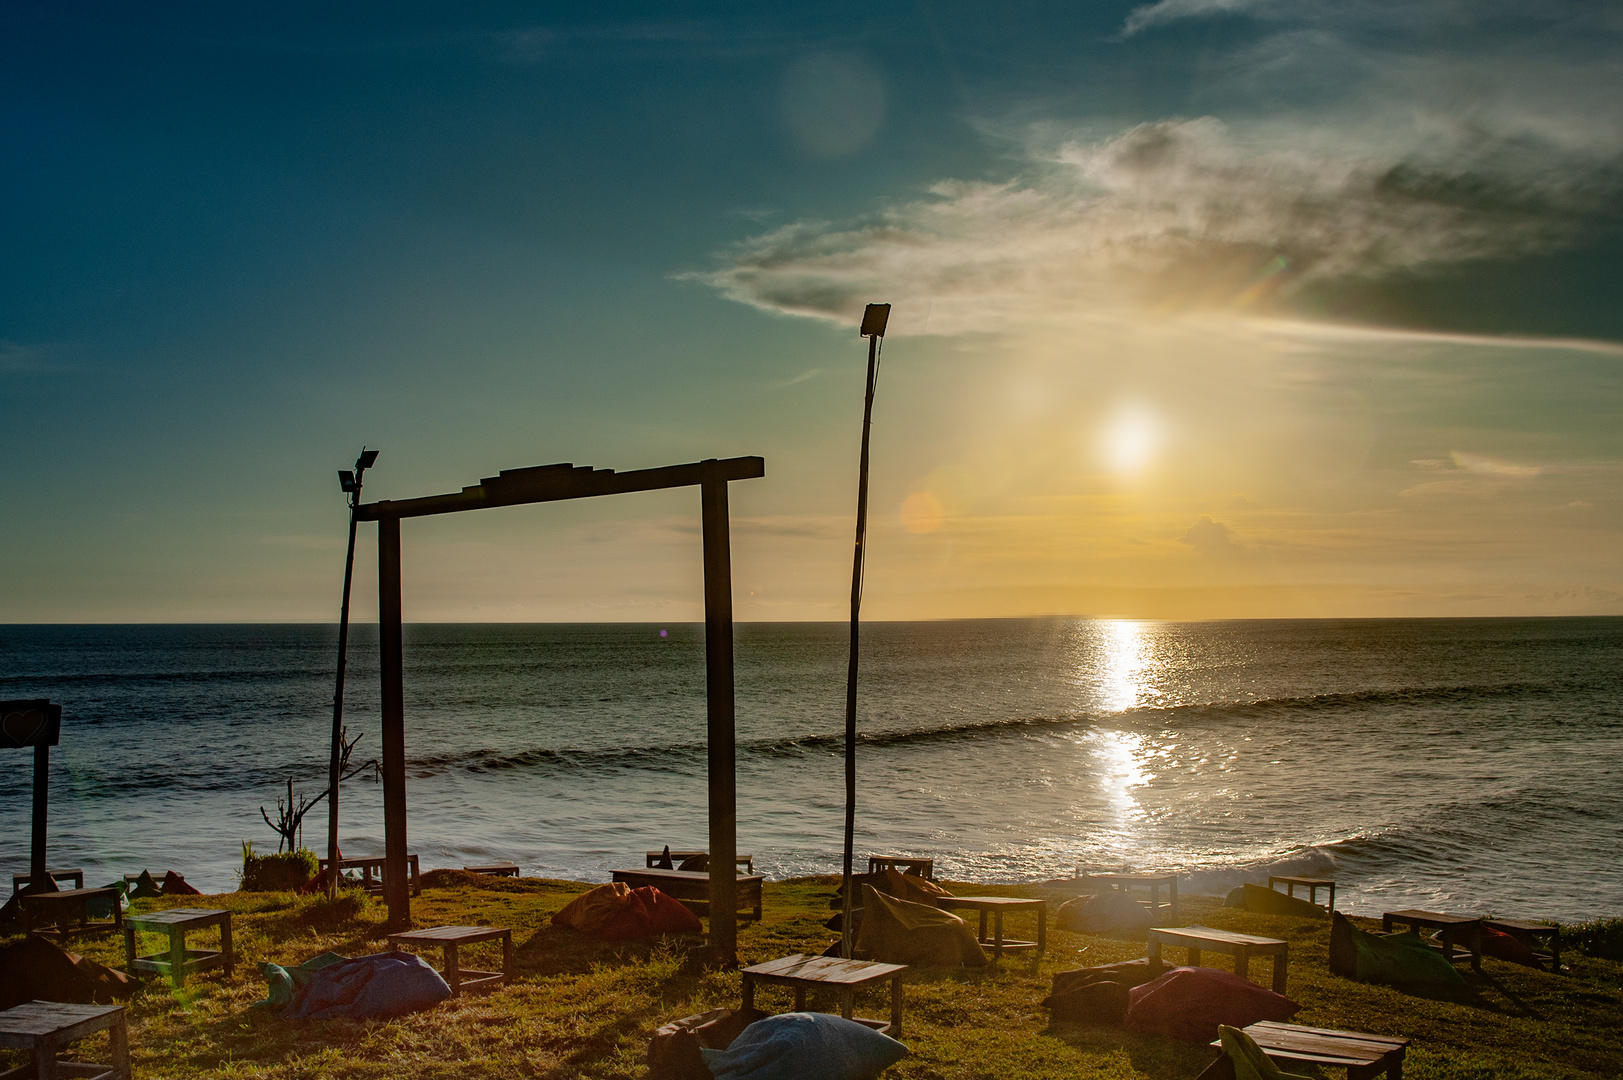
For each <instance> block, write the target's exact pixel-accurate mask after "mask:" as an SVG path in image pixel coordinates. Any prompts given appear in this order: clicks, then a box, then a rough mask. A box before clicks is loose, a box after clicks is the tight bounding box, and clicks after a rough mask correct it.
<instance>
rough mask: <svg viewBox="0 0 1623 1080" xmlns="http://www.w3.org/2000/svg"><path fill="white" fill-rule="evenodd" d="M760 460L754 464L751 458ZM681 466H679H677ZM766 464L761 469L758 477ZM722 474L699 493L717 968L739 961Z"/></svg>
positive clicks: (729, 574)
mask: <svg viewBox="0 0 1623 1080" xmlns="http://www.w3.org/2000/svg"><path fill="white" fill-rule="evenodd" d="M755 460H756V461H759V460H760V459H759V458H757V459H755ZM679 468H680V467H679ZM764 472H765V466H764V465H763V466H762V470H761V472H760V473H753V475H757V476H759V475H762V473H764ZM727 479H728V478H727V477H726V476H723V475H721V474H719V473H718V472H716V470H710V471H707V472H706V475H705V480H704V484H703V486H702V487H701V488H700V489H699V496H700V516H701V518H702V525H703V532H704V683H705V748H706V768H707V773H708V777H709V785H708V788H709V790H708V795H709V798H708V802H709V811H710V894H709V901H710V948H711V951H712V953H713V954H714V957H713V959H714V962H716V963H718V964H720V965H721V966H722V967H724V968H730V967H734V966H736V965H737V963H738V902H737V895H736V893H737V889H738V885H737V882H736V881H735V880H734V878H733V869H734V863H733V860H734V859H736V858H737V856H738V760H737V757H738V756H737V748H736V746H735V740H736V732H735V730H734V719H735V713H736V703H735V699H734V693H735V691H734V686H733V561H732V559H733V556H732V542H731V537H730V528H729V523H728V516H727Z"/></svg>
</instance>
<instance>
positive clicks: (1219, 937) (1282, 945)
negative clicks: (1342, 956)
mask: <svg viewBox="0 0 1623 1080" xmlns="http://www.w3.org/2000/svg"><path fill="white" fill-rule="evenodd" d="M1149 936H1150V949H1149V955H1150V967H1151V968H1154V967H1155V966H1156V965H1157V964H1159V963H1160V962H1161V946H1163V945H1167V946H1174V947H1177V946H1181V947H1183V948H1186V949H1188V950H1189V966H1190V967H1199V966H1200V954H1201V952H1202V951H1206V952H1215V953H1223V954H1225V955H1227V956H1232V957H1234V974H1236V975H1239V976H1240V977H1241V978H1249V977H1250V976H1249V970H1250V965H1251V958H1252V957H1253V956H1271V957H1273V958H1274V993H1276V994H1283V993H1284V992H1285V975H1286V971H1287V969H1288V968H1289V966H1290V943H1289V942H1287V941H1281V940H1280V939H1279V938H1269V937H1257V936H1256V935H1255V934H1236V933H1233V932H1232V931H1229V930H1213V929H1212V928H1211V927H1209V926H1180V927H1178V928H1177V929H1166V928H1163V927H1151V928H1150V930H1149Z"/></svg>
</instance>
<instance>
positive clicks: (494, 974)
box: [389, 926, 513, 997]
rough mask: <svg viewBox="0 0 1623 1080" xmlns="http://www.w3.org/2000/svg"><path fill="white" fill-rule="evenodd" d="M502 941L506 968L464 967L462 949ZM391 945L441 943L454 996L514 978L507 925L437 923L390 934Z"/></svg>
mask: <svg viewBox="0 0 1623 1080" xmlns="http://www.w3.org/2000/svg"><path fill="white" fill-rule="evenodd" d="M498 940H499V941H500V942H501V943H502V969H501V970H500V971H475V970H473V969H472V968H464V967H463V966H462V957H461V953H460V949H461V948H462V946H464V945H475V944H477V943H479V942H481V941H498ZM389 945H390V946H391V947H393V948H396V949H398V948H400V946H402V945H437V946H440V947H442V948H443V949H444V950H445V971H444V975H445V981H446V982H447V983H449V984H450V987H451V996H452V997H460V996H461V995H462V992H463V991H464V990H494V989H495V988H496V986H497V985H498V984H501V983H511V982H512V981H513V931H512V930H510V929H508V928H507V927H505V926H435V927H430V928H429V929H426V930H408V931H406V932H404V933H400V934H390V935H389Z"/></svg>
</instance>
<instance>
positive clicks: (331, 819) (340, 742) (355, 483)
mask: <svg viewBox="0 0 1623 1080" xmlns="http://www.w3.org/2000/svg"><path fill="white" fill-rule="evenodd" d="M377 459H378V452H377V451H376V450H368V449H367V448H366V447H364V446H363V447H361V454H360V456H359V457H357V458H356V459H355V471H354V472H350V471H349V470H348V469H339V470H338V486H339V487H340V488H341V489H343V491H344V494H346V495H348V496H349V551H348V553H347V554H346V555H345V556H344V599H343V602H342V603H341V604H340V605H339V607H338V685H337V686H335V687H334V688H333V694H332V757H331V758H330V759H329V760H328V762H327V872H328V873H329V874H331V875H332V877H331V880H329V881H328V882H327V895H328V896H329V897H336V896H337V895H338V781H339V771H340V770H341V769H342V767H343V753H344V668H345V665H346V663H347V661H348V658H349V586H350V582H351V581H352V580H354V577H355V508H356V507H357V506H359V505H360V503H361V482H362V478H363V477H364V476H365V474H366V470H367V469H369V468H371V467H372V463H373V462H375V461H377Z"/></svg>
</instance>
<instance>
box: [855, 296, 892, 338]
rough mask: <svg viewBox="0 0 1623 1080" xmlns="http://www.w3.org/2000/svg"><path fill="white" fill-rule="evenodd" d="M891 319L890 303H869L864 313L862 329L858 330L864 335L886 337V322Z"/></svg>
mask: <svg viewBox="0 0 1623 1080" xmlns="http://www.w3.org/2000/svg"><path fill="white" fill-rule="evenodd" d="M889 321H890V305H889V304H869V305H868V309H867V310H866V311H864V312H863V313H862V329H861V330H859V331H857V332H858V333H859V334H861V335H862V336H863V337H884V336H885V324H886V323H888V322H889Z"/></svg>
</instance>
